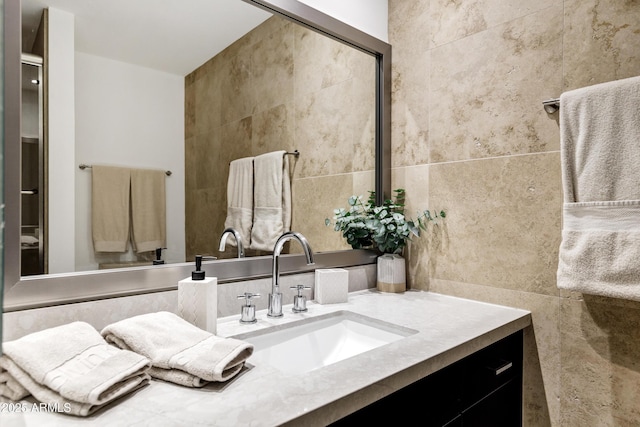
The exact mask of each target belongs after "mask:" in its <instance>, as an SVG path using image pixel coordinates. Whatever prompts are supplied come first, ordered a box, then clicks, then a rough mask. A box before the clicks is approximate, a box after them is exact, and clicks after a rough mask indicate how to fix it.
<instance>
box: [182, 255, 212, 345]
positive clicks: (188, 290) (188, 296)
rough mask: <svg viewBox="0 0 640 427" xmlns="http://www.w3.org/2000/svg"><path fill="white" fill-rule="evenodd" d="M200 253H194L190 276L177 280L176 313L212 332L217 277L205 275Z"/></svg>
mask: <svg viewBox="0 0 640 427" xmlns="http://www.w3.org/2000/svg"><path fill="white" fill-rule="evenodd" d="M201 268H202V255H196V269H195V271H193V272H191V277H190V278H186V279H184V280H181V281H180V282H178V314H179V315H180V317H182V318H183V319H184V320H186V321H188V322H189V323H191V324H193V325H195V326H197V327H199V328H200V329H204V330H205V331H207V332H211V333H212V334H215V333H216V320H217V317H218V278H217V277H206V276H205V272H204V271H203V270H201Z"/></svg>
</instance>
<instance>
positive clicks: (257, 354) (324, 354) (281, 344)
mask: <svg viewBox="0 0 640 427" xmlns="http://www.w3.org/2000/svg"><path fill="white" fill-rule="evenodd" d="M416 332H417V331H414V330H413V329H409V328H405V327H402V326H398V325H394V324H391V323H387V322H384V321H381V320H378V319H374V318H371V317H367V316H363V315H360V314H356V313H353V312H350V311H338V312H335V313H330V314H326V315H323V316H317V317H311V318H307V319H304V320H301V321H298V322H291V323H288V324H284V325H282V326H276V327H272V328H268V329H266V330H261V331H256V332H253V333H247V334H242V335H238V336H236V337H235V338H238V339H241V340H244V341H247V342H250V343H252V344H253V346H254V352H253V355H252V356H251V357H250V358H249V359H248V362H249V363H251V364H252V365H255V366H259V365H261V364H268V365H271V366H273V367H275V368H276V369H279V370H281V371H284V372H289V373H305V372H309V371H313V370H314V369H318V368H321V367H323V366H327V365H331V364H332V363H336V362H339V361H341V360H344V359H347V358H349V357H353V356H356V355H358V354H361V353H364V352H366V351H369V350H373V349H374V348H378V347H380V346H383V345H385V344H389V343H392V342H394V341H397V340H400V339H402V338H404V337H406V336H409V335H412V334H415V333H416Z"/></svg>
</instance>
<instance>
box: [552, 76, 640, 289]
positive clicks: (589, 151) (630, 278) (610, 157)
mask: <svg viewBox="0 0 640 427" xmlns="http://www.w3.org/2000/svg"><path fill="white" fill-rule="evenodd" d="M639 106H640V77H634V78H630V79H624V80H618V81H613V82H608V83H603V84H599V85H595V86H590V87H586V88H582V89H578V90H574V91H570V92H566V93H563V94H562V95H561V97H560V131H561V159H562V181H563V182H562V183H563V192H564V209H563V229H562V243H561V245H560V254H559V263H558V287H559V288H561V289H567V290H572V291H578V292H583V293H587V294H593V295H602V296H608V297H614V298H626V299H632V300H638V301H640V263H638V262H637V260H638V259H640V114H638V109H639V108H640V107H639Z"/></svg>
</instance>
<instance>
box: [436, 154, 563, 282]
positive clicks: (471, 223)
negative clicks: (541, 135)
mask: <svg viewBox="0 0 640 427" xmlns="http://www.w3.org/2000/svg"><path fill="white" fill-rule="evenodd" d="M429 203H430V205H431V207H432V208H437V209H443V210H445V212H446V213H447V217H446V219H445V220H444V221H442V223H441V231H440V232H441V233H442V236H441V239H442V240H441V246H440V249H439V250H438V251H437V253H436V257H435V259H434V260H433V262H434V265H433V267H432V268H433V270H432V272H431V277H434V278H438V279H446V280H453V281H458V282H468V283H478V284H482V285H487V286H494V287H500V288H506V289H514V290H515V289H517V290H520V291H526V292H535V293H540V294H547V295H557V294H558V290H557V288H556V269H557V262H558V247H559V244H560V235H561V229H560V220H561V206H562V192H561V178H560V156H559V153H543V154H535V155H526V156H510V157H503V158H495V159H485V160H475V161H467V162H455V163H447V164H434V165H431V166H430V168H429Z"/></svg>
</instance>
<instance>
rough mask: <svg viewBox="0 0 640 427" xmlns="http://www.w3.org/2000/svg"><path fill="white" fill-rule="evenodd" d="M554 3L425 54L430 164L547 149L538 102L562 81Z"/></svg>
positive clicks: (548, 121) (549, 132)
mask: <svg viewBox="0 0 640 427" xmlns="http://www.w3.org/2000/svg"><path fill="white" fill-rule="evenodd" d="M562 16H563V15H562V4H559V5H557V6H554V7H550V8H547V9H544V10H542V11H540V12H537V13H534V14H531V15H528V16H525V17H523V18H520V19H517V20H514V21H511V22H509V23H507V24H504V25H500V26H498V27H494V28H491V29H489V30H487V31H483V32H481V33H478V34H475V35H474V36H471V37H467V38H465V39H464V40H460V41H457V42H454V43H449V44H446V45H443V46H441V47H438V48H436V49H433V50H432V52H431V91H430V96H429V111H430V115H431V116H430V121H429V123H430V129H429V139H430V146H429V148H430V161H431V162H443V161H451V160H464V159H471V158H482V157H494V156H503V155H509V154H526V153H535V152H542V151H554V150H558V148H559V142H560V138H559V133H558V126H557V123H556V121H555V120H553V118H550V117H548V115H547V114H546V113H545V112H544V110H543V109H542V108H541V106H540V103H541V102H542V101H543V100H544V99H547V98H549V97H553V96H558V94H559V93H560V91H561V85H562V78H561V75H562V73H561V71H562Z"/></svg>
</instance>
